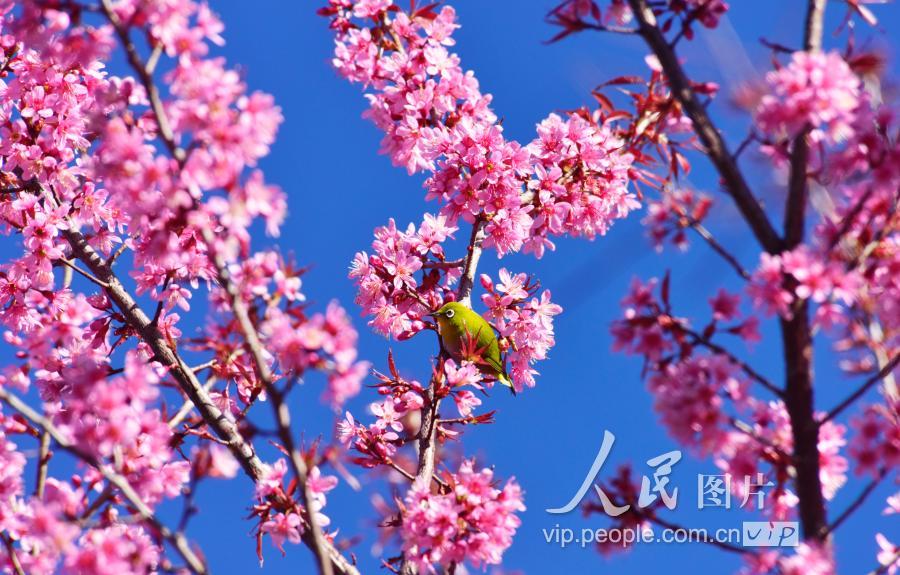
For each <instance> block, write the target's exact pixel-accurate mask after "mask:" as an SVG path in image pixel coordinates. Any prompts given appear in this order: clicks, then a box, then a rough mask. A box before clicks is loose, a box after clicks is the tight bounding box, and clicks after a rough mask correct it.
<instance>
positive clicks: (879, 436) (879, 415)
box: [847, 405, 900, 477]
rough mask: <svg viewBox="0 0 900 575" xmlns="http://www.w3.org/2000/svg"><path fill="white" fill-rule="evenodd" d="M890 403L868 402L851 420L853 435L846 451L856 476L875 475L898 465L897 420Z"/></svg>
mask: <svg viewBox="0 0 900 575" xmlns="http://www.w3.org/2000/svg"><path fill="white" fill-rule="evenodd" d="M895 412H896V406H895V407H894V411H893V412H892V411H891V408H890V407H889V406H880V405H869V406H867V407H866V408H865V410H864V411H863V412H862V414H860V415H858V416H856V417H855V418H853V419H851V421H850V426H851V427H852V428H853V429H854V431H855V432H856V434H855V435H854V436H853V439H852V440H851V441H850V446H849V448H848V450H847V451H848V452H849V453H850V456H851V457H852V458H853V460H854V462H855V463H856V467H855V469H854V472H855V473H856V474H857V475H863V474H868V475H872V476H876V477H877V476H878V475H879V474H881V473H884V472H885V471H886V470H888V469H894V468H896V467H897V465H898V464H900V423H898V422H897V420H896V418H895V417H894V413H895Z"/></svg>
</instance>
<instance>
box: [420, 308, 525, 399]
mask: <svg viewBox="0 0 900 575" xmlns="http://www.w3.org/2000/svg"><path fill="white" fill-rule="evenodd" d="M429 315H430V316H432V317H434V318H435V320H436V321H437V326H438V335H439V336H440V338H441V346H442V347H443V348H444V351H446V352H447V353H448V354H449V355H450V357H452V358H453V359H455V360H456V361H460V360H462V359H467V356H468V355H469V354H470V353H471V352H473V351H474V352H476V353H477V354H479V355H480V361H479V362H478V364H479V365H478V367H479V369H481V371H482V372H483V373H486V374H488V375H490V376H493V377H494V378H496V379H497V381H499V382H500V383H502V384H503V385H505V386H506V387H508V388H509V389H510V391H512V393H513V395H515V393H516V388H515V387H513V384H512V380H511V379H510V378H509V375H508V374H507V373H506V366H505V365H504V361H503V357H502V356H501V355H500V344H499V343H498V341H497V334H495V333H494V328H492V327H491V324H489V323H488V322H487V320H485V319H484V318H483V317H481V316H480V315H478V314H477V313H475V312H474V311H472V310H471V309H469V308H468V307H467V306H466V305H465V304H462V303H460V302H457V301H451V302H448V303H445V304H444V305H442V306H441V308H440V309H438V310H437V311H435V312H432V313H430V314H429Z"/></svg>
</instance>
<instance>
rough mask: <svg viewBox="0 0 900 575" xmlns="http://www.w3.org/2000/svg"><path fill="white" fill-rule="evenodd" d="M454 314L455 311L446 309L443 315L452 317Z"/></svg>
mask: <svg viewBox="0 0 900 575" xmlns="http://www.w3.org/2000/svg"><path fill="white" fill-rule="evenodd" d="M455 314H456V312H454V311H453V310H452V309H448V310H447V313H446V314H444V315H446V316H447V317H453V316H454V315H455Z"/></svg>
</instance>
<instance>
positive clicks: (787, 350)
mask: <svg viewBox="0 0 900 575" xmlns="http://www.w3.org/2000/svg"><path fill="white" fill-rule="evenodd" d="M824 15H825V0H809V1H808V4H807V16H806V28H805V32H804V42H803V44H804V47H805V48H806V49H807V50H818V49H819V48H820V47H821V45H822V26H823V24H822V20H823V18H824ZM807 135H808V130H804V131H803V132H802V133H801V134H800V135H799V136H797V138H796V139H795V141H794V149H793V150H792V151H791V168H790V169H791V174H790V178H789V189H788V199H787V206H786V207H785V220H784V226H785V229H784V235H785V249H786V250H790V249H794V248H795V247H796V246H797V245H799V244H800V243H801V242H802V241H803V236H804V223H805V219H806V204H807V195H808V187H807V182H806V180H807V174H806V169H807V163H808V160H809V144H808V142H807ZM785 282H786V286H785V287H786V288H787V289H789V290H792V289H793V287H794V286H793V285H792V283H793V282H795V280H793V278H788V277H786V278H785ZM780 327H781V340H782V349H783V353H784V362H785V407H786V408H787V412H788V416H789V417H790V420H791V434H792V437H793V444H794V450H793V454H792V455H793V464H794V469H795V470H796V472H797V473H796V478H795V481H794V485H795V487H796V490H797V498H798V499H799V503H798V508H799V516H800V523H801V526H802V528H803V537H804V538H805V539H813V540H817V541H823V540H824V539H825V537H826V536H827V527H828V521H827V517H826V509H825V499H824V498H823V496H822V481H821V478H820V464H819V422H818V421H816V416H815V400H814V398H813V379H812V378H813V373H812V369H813V368H812V355H813V344H812V333H811V330H810V322H809V301H807V300H804V301H802V302H800V303H799V305H797V306H796V308H795V310H794V313H793V316H792V317H791V319H783V318H782V319H781V320H780Z"/></svg>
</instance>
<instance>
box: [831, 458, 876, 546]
mask: <svg viewBox="0 0 900 575" xmlns="http://www.w3.org/2000/svg"><path fill="white" fill-rule="evenodd" d="M885 477H887V470H886V469H881V470H880V471H879V472H878V476H877V477H876V478H875V479H873V480H872V481H870V482H869V483H868V485H866V487H865V488H864V489H863V490H862V491H861V492H860V494H859V495H857V496H856V499H854V500H853V502H852V503H851V504H850V505H849V506H847V508H846V509H844V511H843V512H842V513H841V514H840V515H838V516H837V518H836V519H835V520H834V521H832V522H831V524H830V525H828V528H827V529H826V533H833V532H834V531H835V530H836V529H837V528H838V527H840V526H841V524H842V523H843V522H844V521H846V520H847V518H848V517H850V516H851V515H853V512H854V511H856V510H857V509H859V508H860V506H861V505H862V504H863V503H865V501H866V499H867V498H868V497H869V495H871V494H872V492H873V491H875V488H876V487H878V484H879V483H881V481H882V480H883V479H884V478H885Z"/></svg>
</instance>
